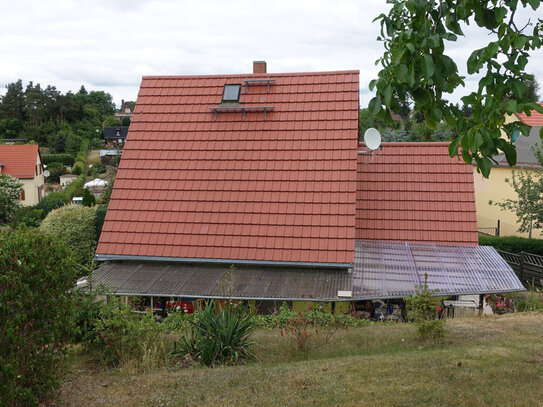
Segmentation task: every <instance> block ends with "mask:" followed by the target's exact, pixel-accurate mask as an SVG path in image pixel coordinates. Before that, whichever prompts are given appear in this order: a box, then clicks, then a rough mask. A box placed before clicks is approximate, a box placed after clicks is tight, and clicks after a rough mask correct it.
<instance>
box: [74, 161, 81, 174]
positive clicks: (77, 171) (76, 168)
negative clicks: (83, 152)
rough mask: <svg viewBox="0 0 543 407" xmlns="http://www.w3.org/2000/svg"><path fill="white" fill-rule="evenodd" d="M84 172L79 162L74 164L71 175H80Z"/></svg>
mask: <svg viewBox="0 0 543 407" xmlns="http://www.w3.org/2000/svg"><path fill="white" fill-rule="evenodd" d="M83 171H84V167H83V166H82V165H81V162H79V161H78V162H76V163H75V164H74V166H73V167H72V174H74V175H81V174H82V173H83Z"/></svg>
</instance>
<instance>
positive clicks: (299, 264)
mask: <svg viewBox="0 0 543 407" xmlns="http://www.w3.org/2000/svg"><path fill="white" fill-rule="evenodd" d="M94 260H95V261H123V260H124V261H154V262H168V263H205V264H241V265H247V266H276V267H281V266H283V267H310V268H337V269H347V268H352V267H353V263H317V262H295V261H267V260H240V259H205V258H195V257H159V256H128V255H117V254H96V256H95V257H94Z"/></svg>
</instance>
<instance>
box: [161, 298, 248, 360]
mask: <svg viewBox="0 0 543 407" xmlns="http://www.w3.org/2000/svg"><path fill="white" fill-rule="evenodd" d="M254 330H255V324H254V321H253V314H252V313H251V312H250V311H249V309H248V308H246V307H241V306H233V307H226V308H224V309H221V310H219V311H218V312H217V310H216V307H215V303H214V301H213V300H210V301H208V302H207V303H206V306H205V308H204V310H202V311H200V312H198V313H197V314H196V315H195V316H194V320H193V321H191V324H190V328H189V332H188V334H187V335H185V336H183V337H182V338H181V340H179V341H174V350H173V351H172V356H173V357H184V356H186V355H189V356H190V357H192V358H193V360H195V361H197V362H199V363H202V364H204V365H207V366H214V365H216V364H224V363H226V364H232V363H238V362H240V361H241V360H246V359H254V358H256V355H255V354H254V353H253V352H252V350H251V347H252V345H253V344H254V342H249V337H250V336H251V335H252V333H253V332H254Z"/></svg>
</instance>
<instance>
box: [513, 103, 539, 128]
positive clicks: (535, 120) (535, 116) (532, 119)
mask: <svg viewBox="0 0 543 407" xmlns="http://www.w3.org/2000/svg"><path fill="white" fill-rule="evenodd" d="M539 104H540V105H541V106H543V103H539ZM517 117H518V119H519V120H520V121H521V122H522V123H524V124H527V125H529V126H543V114H541V113H538V112H536V111H535V110H532V111H531V114H530V116H528V115H527V114H526V113H517Z"/></svg>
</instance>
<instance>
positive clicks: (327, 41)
mask: <svg viewBox="0 0 543 407" xmlns="http://www.w3.org/2000/svg"><path fill="white" fill-rule="evenodd" d="M387 8H388V6H387V5H386V4H385V2H384V1H382V0H370V1H364V2H361V1H356V0H337V1H329V0H312V1H309V0H275V1H272V0H264V1H259V2H255V1H250V0H231V1H224V0H222V1H221V0H201V1H196V2H195V1H187V0H184V1H175V0H161V1H148V0H92V1H91V0H77V1H76V0H55V1H54V2H44V1H38V0H21V1H17V2H9V3H8V4H6V5H3V9H2V14H1V15H0V58H1V60H2V63H0V86H1V87H3V86H4V85H5V84H7V83H9V82H13V81H16V80H17V79H19V78H21V79H23V81H25V83H26V82H29V81H31V80H32V81H34V83H36V82H39V83H41V84H42V86H45V85H54V86H57V88H59V89H60V90H62V91H63V92H65V91H68V90H72V91H77V90H78V89H79V87H80V86H81V85H82V84H84V85H85V86H86V87H87V88H88V89H96V90H105V91H107V92H109V93H111V94H112V96H113V97H114V101H115V102H116V103H117V104H119V103H120V101H121V99H125V100H135V99H136V96H137V92H138V87H139V84H140V82H141V76H142V75H162V74H167V75H190V74H222V73H243V72H250V71H251V69H252V65H251V61H253V60H266V61H267V62H268V70H269V71H270V72H294V71H318V70H341V69H359V70H360V72H361V76H360V85H361V100H360V101H361V104H362V105H365V104H366V103H367V102H368V101H369V99H370V97H371V94H370V93H369V91H368V89H367V85H368V83H369V81H370V80H371V79H373V78H375V77H376V76H377V72H378V67H376V66H375V65H374V62H375V60H376V59H377V58H378V57H379V56H380V54H381V53H382V51H383V50H382V44H381V43H380V42H378V41H376V37H377V35H378V34H379V24H378V23H372V20H373V19H374V18H375V16H377V15H378V14H380V13H381V12H384V11H386V9H387ZM525 13H526V12H525ZM526 15H528V13H526ZM486 41H488V37H487V36H486V35H485V34H481V33H478V32H477V30H475V29H473V27H472V26H470V29H469V30H468V31H467V37H466V38H465V39H463V40H462V41H460V42H459V43H458V44H453V45H452V46H451V50H450V53H451V55H452V56H453V57H454V58H455V60H457V63H458V65H459V67H461V68H462V69H463V66H464V65H465V60H466V59H467V57H468V54H469V49H474V48H476V47H480V46H482V44H484V43H485V42H486ZM542 62H543V55H542V53H541V52H539V53H538V54H537V55H534V57H533V60H532V61H531V62H530V64H529V66H528V71H531V72H533V73H534V74H535V75H536V77H537V78H539V80H540V82H543V63H542ZM472 84H473V81H470V82H469V83H468V85H469V86H474V85H472ZM455 97H456V96H455Z"/></svg>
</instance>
